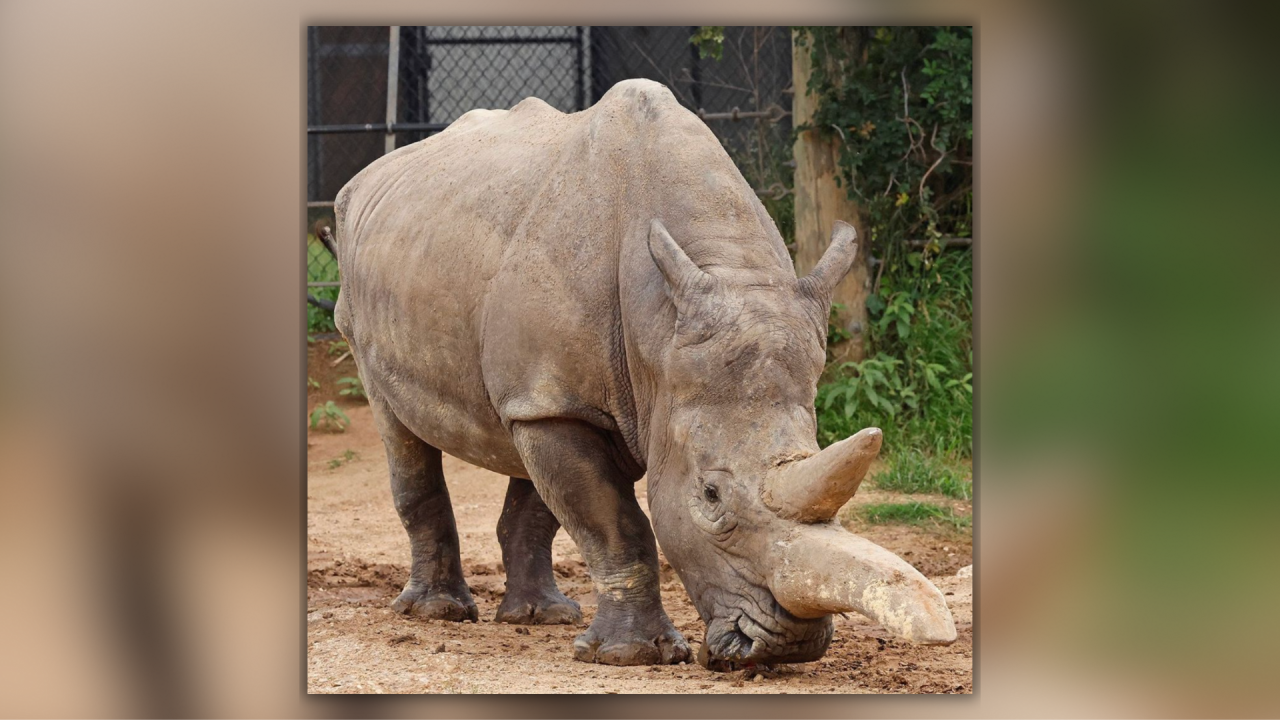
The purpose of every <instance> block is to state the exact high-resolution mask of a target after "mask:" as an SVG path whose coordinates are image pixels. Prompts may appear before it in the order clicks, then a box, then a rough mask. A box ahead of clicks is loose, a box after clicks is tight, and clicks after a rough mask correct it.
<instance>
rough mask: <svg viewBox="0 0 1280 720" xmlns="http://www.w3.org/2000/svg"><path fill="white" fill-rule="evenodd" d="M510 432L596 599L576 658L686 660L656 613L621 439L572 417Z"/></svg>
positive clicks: (652, 562)
mask: <svg viewBox="0 0 1280 720" xmlns="http://www.w3.org/2000/svg"><path fill="white" fill-rule="evenodd" d="M512 435H513V436H514V438H515V442H516V448H517V449H518V450H519V451H520V457H521V459H522V460H523V461H524V464H525V467H526V468H527V469H528V470H529V474H530V475H531V476H532V478H533V484H534V487H536V488H537V490H538V494H539V495H540V496H541V497H542V500H543V501H544V502H545V503H546V505H547V507H548V508H550V509H551V512H553V513H554V514H555V516H556V518H557V519H558V520H559V521H560V522H561V523H562V524H563V525H564V529H565V530H566V531H567V532H568V533H569V536H570V537H572V538H573V541H574V542H575V543H577V545H578V549H579V550H580V551H581V552H582V556H583V558H584V559H585V560H586V562H587V569H588V570H590V572H591V580H592V582H593V583H594V585H595V589H596V594H597V595H598V597H599V605H598V609H597V611H596V615H595V619H594V620H592V622H591V626H590V627H588V628H587V631H586V632H584V633H583V634H582V635H580V636H578V638H577V640H575V641H574V645H573V648H574V657H575V658H577V659H578V660H581V661H583V662H597V663H603V664H606V665H657V664H671V663H678V662H685V661H688V660H689V659H690V658H691V657H692V652H691V651H690V650H689V645H688V643H686V642H685V640H684V638H683V637H681V636H680V633H679V632H678V631H677V630H676V629H675V627H674V626H673V625H672V624H671V620H670V618H668V617H667V613H666V611H665V610H663V609H662V596H661V593H660V592H659V589H658V545H657V542H656V541H655V540H654V537H653V529H652V528H651V527H650V526H649V519H648V518H647V517H646V516H645V514H644V511H643V510H641V509H640V504H639V503H638V502H637V501H636V495H635V481H636V480H637V479H639V478H640V476H641V474H642V471H641V470H640V469H639V468H637V467H634V466H633V465H632V464H630V463H628V461H627V459H626V456H625V450H624V449H622V448H623V447H624V446H623V443H622V440H621V438H617V437H614V436H612V435H611V434H609V433H607V432H606V431H604V430H601V429H599V428H596V427H593V426H590V425H587V424H586V423H583V422H580V421H576V420H558V419H552V420H539V421H536V422H515V423H513V424H512Z"/></svg>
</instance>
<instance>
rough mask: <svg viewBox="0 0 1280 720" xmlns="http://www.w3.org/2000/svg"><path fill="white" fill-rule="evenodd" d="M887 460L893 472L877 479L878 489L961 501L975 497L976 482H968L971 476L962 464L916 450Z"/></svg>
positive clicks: (908, 450)
mask: <svg viewBox="0 0 1280 720" xmlns="http://www.w3.org/2000/svg"><path fill="white" fill-rule="evenodd" d="M887 459H888V462H889V469H888V470H886V471H884V472H882V473H880V474H879V475H876V476H875V478H874V482H875V484H876V487H879V488H881V489H883V490H894V491H897V492H902V493H939V494H941V495H946V496H947V497H953V498H958V499H960V500H969V499H971V498H972V497H973V482H971V481H969V480H966V479H965V476H966V475H968V472H967V468H966V467H965V466H964V465H963V464H962V463H959V462H955V461H949V460H947V459H946V458H945V457H939V456H936V455H931V454H929V453H925V452H923V451H921V450H917V449H914V448H908V449H906V450H902V451H899V452H897V453H894V454H893V455H892V456H890V457H889V458H887Z"/></svg>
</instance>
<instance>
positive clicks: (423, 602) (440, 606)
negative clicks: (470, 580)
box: [391, 582, 480, 622]
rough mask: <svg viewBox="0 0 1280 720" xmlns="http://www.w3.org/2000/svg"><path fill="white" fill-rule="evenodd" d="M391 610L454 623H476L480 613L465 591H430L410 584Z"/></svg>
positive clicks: (469, 594)
mask: <svg viewBox="0 0 1280 720" xmlns="http://www.w3.org/2000/svg"><path fill="white" fill-rule="evenodd" d="M391 609H392V610H395V611H396V612H398V613H401V614H402V615H412V616H414V617H420V618H426V619H429V620H452V621H453V622H465V621H467V620H470V621H471V622H476V621H478V620H479V619H480V613H479V611H477V610H476V604H475V601H473V600H472V599H471V593H470V592H468V591H466V590H463V591H461V592H458V593H450V592H444V591H434V592H433V591H430V590H426V589H424V588H421V587H419V586H416V585H415V584H414V583H412V582H410V583H409V585H408V586H407V587H405V589H404V592H402V593H400V597H398V598H396V599H395V602H393V603H391Z"/></svg>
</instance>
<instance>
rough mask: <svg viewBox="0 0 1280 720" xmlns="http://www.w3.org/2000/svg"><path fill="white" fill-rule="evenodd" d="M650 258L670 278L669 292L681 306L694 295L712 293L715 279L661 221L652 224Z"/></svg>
mask: <svg viewBox="0 0 1280 720" xmlns="http://www.w3.org/2000/svg"><path fill="white" fill-rule="evenodd" d="M649 254H650V255H652V256H653V262H654V263H655V264H656V265H657V266H658V270H660V271H661V272H662V277H664V278H666V280H667V288H668V291H669V292H670V294H671V298H672V299H673V300H674V301H675V302H676V304H677V305H679V304H680V302H681V301H682V300H683V299H685V298H688V297H689V296H690V295H694V294H705V293H709V292H711V291H712V289H713V287H714V285H715V278H713V277H712V276H711V275H708V274H707V273H705V272H703V271H702V268H700V267H698V265H697V264H696V263H694V262H693V261H692V260H690V259H689V256H688V255H686V254H685V252H684V249H683V248H681V247H680V245H679V244H678V243H676V241H675V239H674V238H672V237H671V234H670V233H668V232H667V228H666V226H664V225H663V224H662V221H661V220H657V219H655V220H653V221H652V222H651V223H649Z"/></svg>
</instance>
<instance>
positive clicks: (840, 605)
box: [769, 524, 956, 645]
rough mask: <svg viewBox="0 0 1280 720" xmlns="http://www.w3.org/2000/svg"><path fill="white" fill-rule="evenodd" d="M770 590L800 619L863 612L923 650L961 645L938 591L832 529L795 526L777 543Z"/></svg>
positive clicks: (872, 547)
mask: <svg viewBox="0 0 1280 720" xmlns="http://www.w3.org/2000/svg"><path fill="white" fill-rule="evenodd" d="M774 552H775V554H774V556H773V557H772V558H770V560H771V562H772V568H773V570H772V573H771V576H770V578H769V589H770V590H771V591H772V592H773V596H774V598H776V599H777V601H778V604H779V605H781V606H782V607H784V608H786V609H787V611H788V612H790V613H791V614H792V615H795V616H796V617H801V618H817V617H822V616H824V615H834V614H836V613H843V612H857V613H861V614H862V615H865V616H867V617H869V618H871V619H872V620H875V621H876V622H878V623H880V625H882V626H883V627H884V628H885V629H886V630H888V631H889V632H891V633H893V634H894V635H897V636H898V637H901V638H905V639H907V640H909V641H911V642H914V643H919V644H923V645H948V644H950V643H952V642H955V639H956V626H955V622H954V621H953V620H952V618H951V611H950V609H948V608H947V601H946V599H945V598H944V597H943V596H942V593H941V592H940V591H939V590H938V588H937V587H936V586H935V585H934V584H933V583H931V582H929V580H928V579H927V578H925V577H924V576H923V575H921V574H920V573H919V571H917V570H916V569H915V568H913V567H911V566H910V565H909V564H907V562H906V561H905V560H903V559H902V558H899V557H898V556H897V555H894V554H893V553H891V552H889V551H888V550H885V549H884V548H882V547H880V546H879V545H876V544H875V543H873V542H871V541H870V540H867V539H865V538H861V537H858V536H857V535H854V534H853V533H850V532H846V531H845V530H844V529H843V528H841V527H839V526H836V525H834V524H831V525H797V526H796V527H795V529H794V530H793V532H792V533H791V534H790V536H789V537H788V538H786V539H784V540H780V541H778V542H777V543H776V546H775V548H774Z"/></svg>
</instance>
